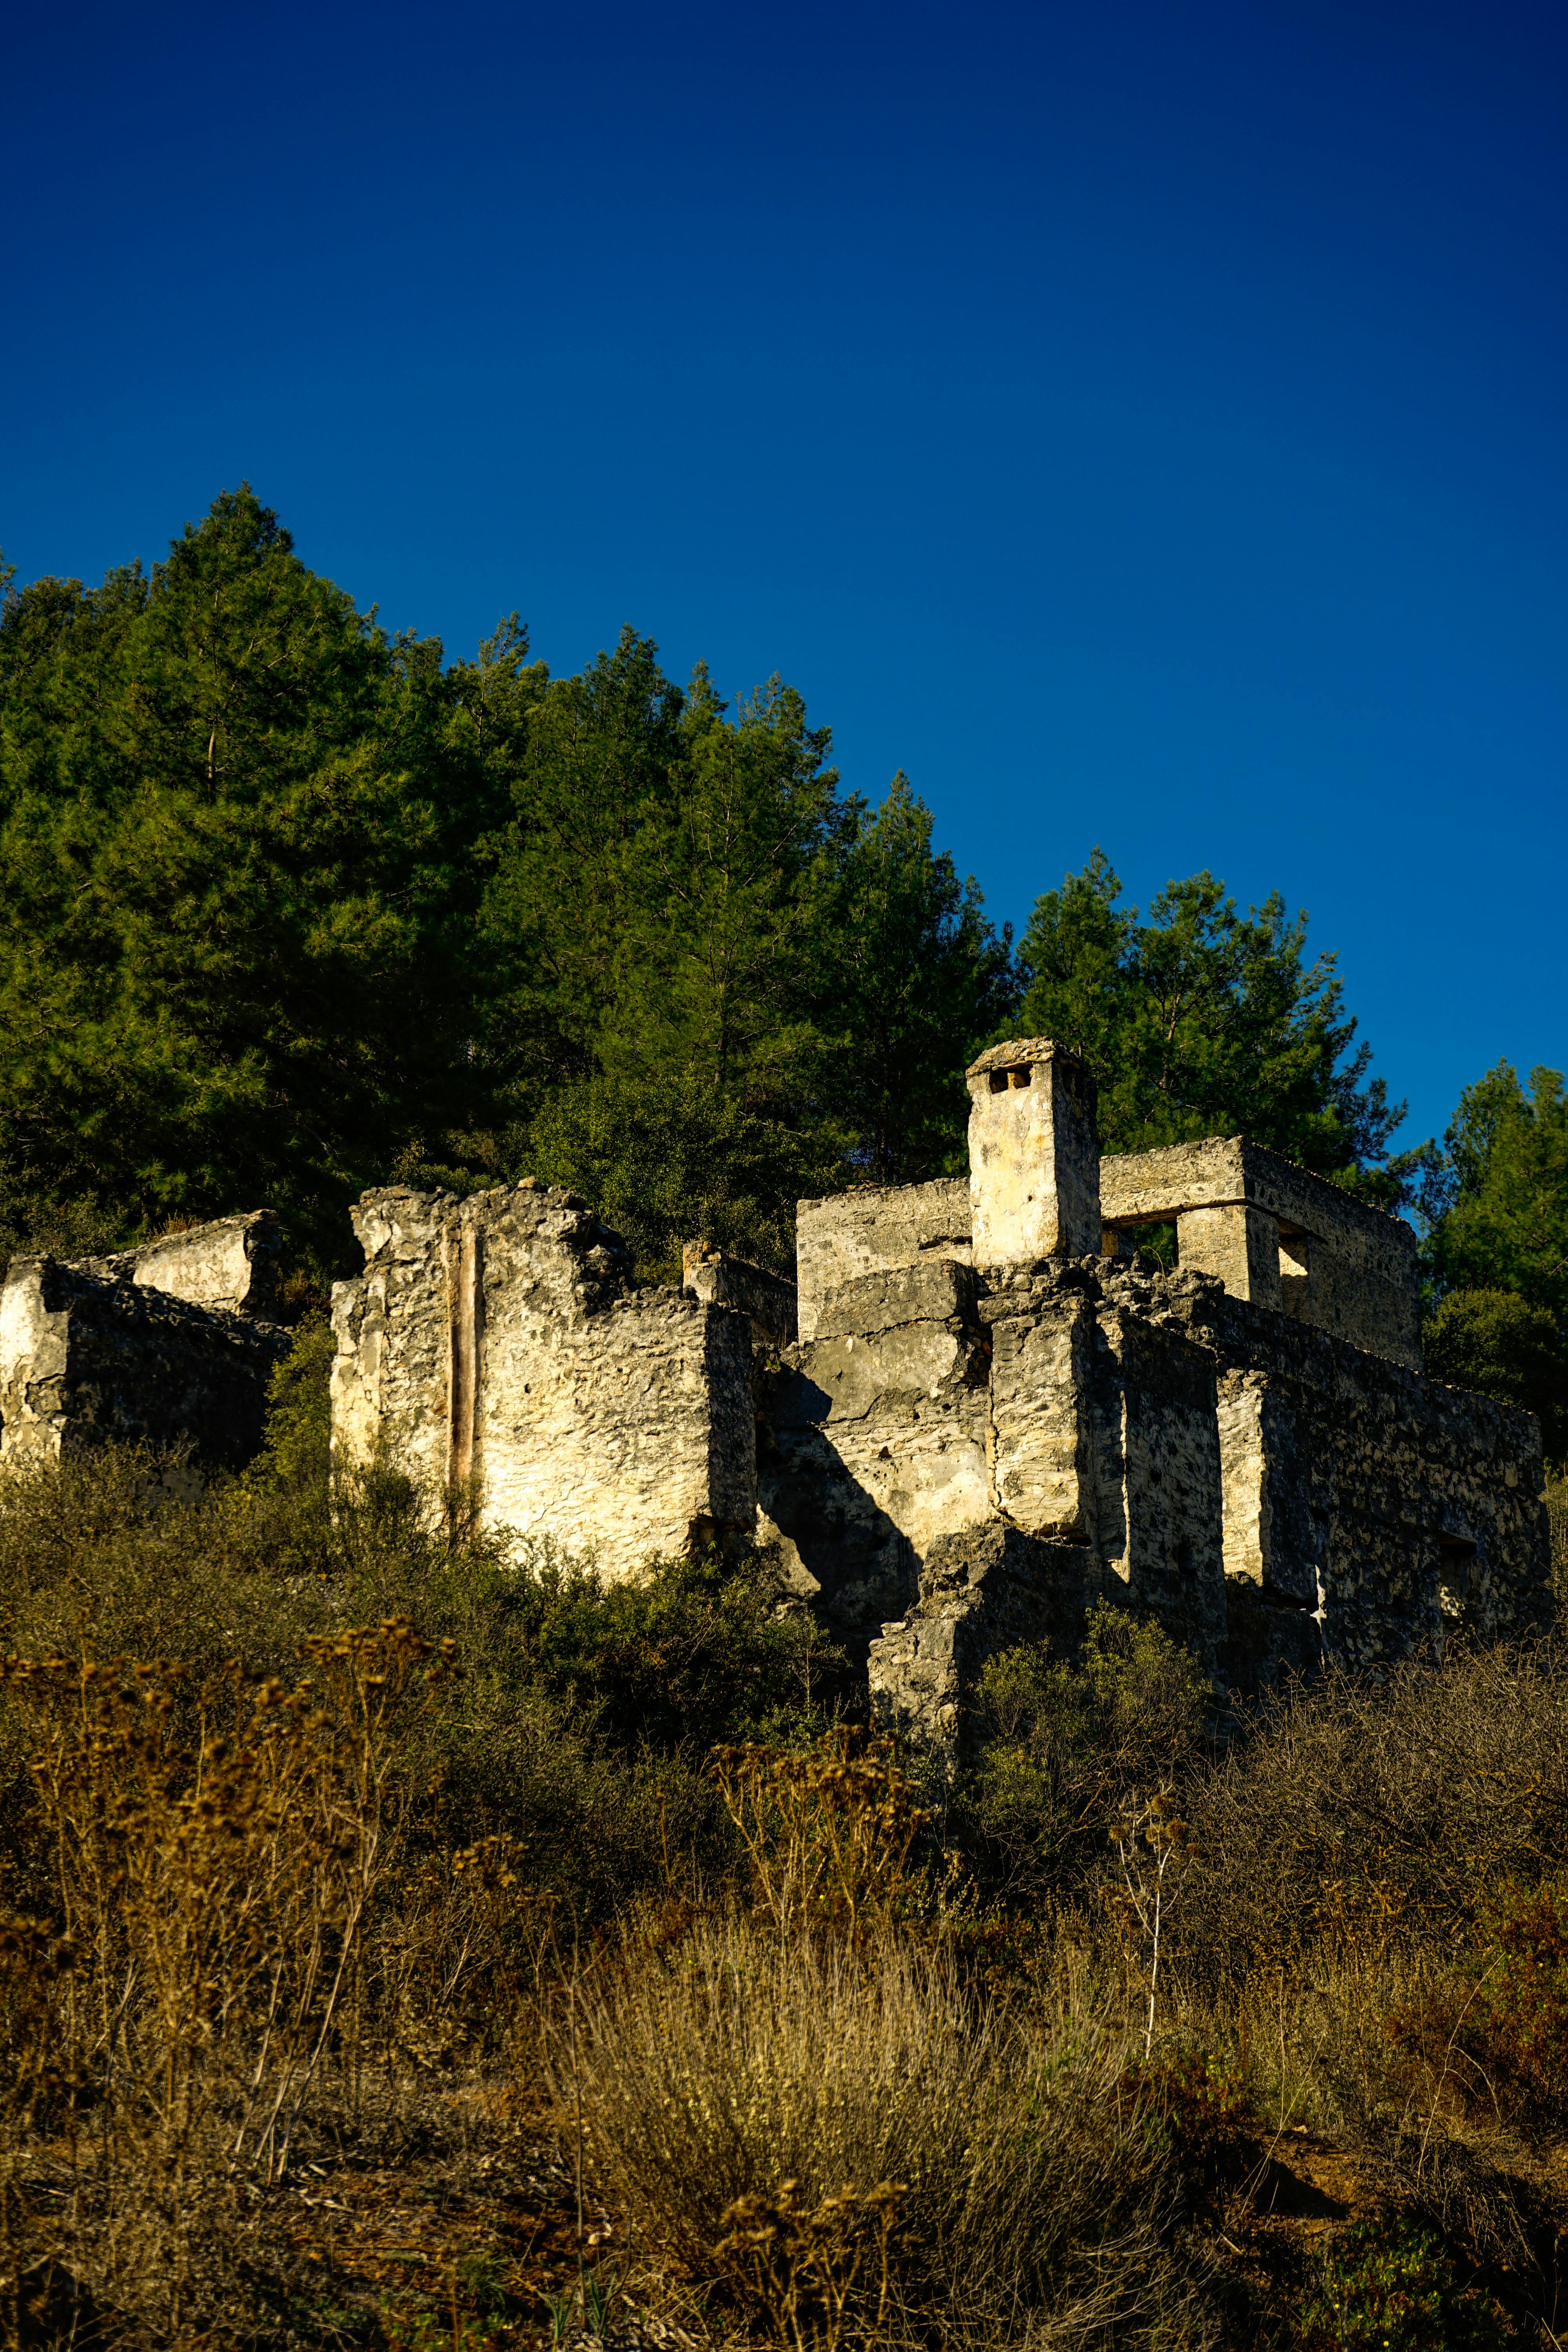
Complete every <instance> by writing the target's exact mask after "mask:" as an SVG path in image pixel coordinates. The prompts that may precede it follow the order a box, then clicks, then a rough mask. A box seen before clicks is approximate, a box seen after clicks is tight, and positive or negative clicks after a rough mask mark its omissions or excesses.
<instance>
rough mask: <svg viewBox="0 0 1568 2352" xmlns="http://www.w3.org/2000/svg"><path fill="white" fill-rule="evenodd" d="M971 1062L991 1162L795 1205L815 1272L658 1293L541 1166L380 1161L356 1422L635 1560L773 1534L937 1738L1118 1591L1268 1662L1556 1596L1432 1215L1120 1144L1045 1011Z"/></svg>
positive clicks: (977, 1120)
mask: <svg viewBox="0 0 1568 2352" xmlns="http://www.w3.org/2000/svg"><path fill="white" fill-rule="evenodd" d="M969 1087H970V1095H971V1118H970V1170H971V1172H970V1175H969V1178H968V1179H967V1181H965V1180H963V1179H962V1178H959V1179H948V1178H943V1179H940V1180H938V1181H935V1182H932V1183H929V1184H915V1185H902V1186H898V1187H893V1188H878V1187H869V1186H868V1187H863V1188H860V1189H858V1190H857V1191H854V1192H847V1193H844V1194H841V1195H839V1196H837V1198H835V1199H831V1200H826V1201H804V1202H801V1203H800V1211H799V1221H798V1227H797V1244H798V1246H797V1275H798V1290H797V1292H792V1291H791V1290H790V1287H789V1286H788V1285H787V1284H784V1283H782V1282H780V1281H779V1279H778V1278H777V1277H776V1276H770V1275H768V1274H766V1273H765V1272H763V1269H761V1268H757V1267H752V1266H748V1265H744V1264H743V1263H742V1261H739V1260H736V1259H734V1258H731V1257H726V1256H724V1255H722V1254H720V1253H716V1252H712V1251H710V1250H705V1249H701V1248H694V1249H692V1250H691V1251H689V1253H688V1256H687V1263H686V1269H685V1273H686V1279H685V1281H684V1283H683V1285H682V1286H681V1287H680V1288H679V1289H674V1288H671V1289H649V1288H639V1287H638V1286H637V1285H636V1284H635V1282H634V1281H633V1278H632V1274H631V1267H630V1264H629V1260H628V1257H627V1255H626V1250H625V1249H624V1247H623V1245H622V1244H621V1242H620V1240H619V1237H618V1236H617V1235H616V1234H613V1233H612V1232H610V1231H609V1230H608V1229H607V1228H606V1227H605V1226H604V1225H602V1224H601V1223H599V1222H598V1220H597V1219H596V1218H595V1217H594V1216H593V1214H592V1213H590V1212H589V1210H588V1209H587V1208H586V1206H585V1205H584V1202H581V1201H579V1200H578V1199H576V1197H575V1196H574V1195H573V1194H571V1193H569V1192H560V1191H546V1190H543V1189H542V1188H540V1187H538V1186H537V1185H523V1186H521V1187H519V1188H517V1189H516V1190H500V1191H497V1192H488V1193H483V1194H480V1195H479V1196H478V1197H477V1198H474V1199H470V1200H468V1201H462V1202H459V1201H458V1200H456V1199H454V1198H453V1197H452V1196H450V1195H447V1194H438V1193H437V1194H419V1193H414V1192H408V1191H406V1190H402V1189H393V1190H390V1191H386V1192H375V1193H369V1194H366V1195H365V1196H364V1198H363V1201H362V1202H361V1203H360V1206H359V1209H358V1211H357V1213H356V1218H355V1223H356V1230H357V1232H358V1234H359V1236H360V1239H361V1241H362V1243H363V1247H364V1251H365V1261H366V1262H365V1271H364V1273H363V1276H360V1277H359V1278H358V1279H357V1280H356V1281H354V1282H352V1283H347V1284H343V1285H340V1286H339V1287H338V1290H337V1292H336V1293H335V1295H334V1307H333V1319H334V1323H335V1326H336V1329H337V1335H338V1353H337V1359H336V1363H335V1367H334V1372H333V1386H332V1396H333V1428H334V1432H335V1434H336V1439H337V1443H338V1444H339V1445H340V1447H341V1448H342V1452H343V1454H345V1456H346V1457H347V1458H350V1459H358V1460H369V1459H372V1458H377V1457H379V1458H381V1459H384V1460H389V1461H391V1462H394V1463H395V1464H398V1465H402V1466H405V1467H406V1468H408V1469H409V1470H410V1471H412V1472H413V1473H414V1475H416V1476H417V1477H418V1478H420V1479H421V1480H422V1481H423V1482H424V1483H425V1484H426V1486H428V1487H429V1488H430V1489H431V1490H432V1491H440V1490H442V1489H444V1488H450V1487H452V1486H461V1487H463V1488H465V1489H466V1491H467V1492H468V1496H469V1497H470V1500H471V1503H472V1506H473V1507H474V1508H475V1509H476V1510H477V1512H478V1515H479V1520H480V1523H481V1524H483V1525H487V1526H489V1527H490V1528H495V1529H498V1530H499V1529H507V1528H510V1529H512V1530H515V1531H516V1532H517V1533H518V1534H520V1535H521V1536H524V1537H533V1538H540V1537H549V1538H552V1539H553V1540H554V1541H555V1542H557V1543H558V1544H560V1545H562V1546H563V1547H566V1548H569V1549H592V1550H593V1551H594V1552H595V1554H596V1556H597V1558H598V1559H599V1561H600V1563H601V1565H602V1567H603V1568H604V1569H605V1570H607V1571H609V1572H611V1573H615V1574H633V1573H636V1572H637V1570H639V1569H640V1568H641V1567H642V1565H643V1564H644V1563H645V1562H646V1561H647V1559H648V1558H649V1557H650V1556H654V1555H658V1554H660V1553H668V1552H670V1551H673V1550H677V1549H682V1548H684V1547H685V1546H687V1545H688V1544H689V1543H692V1542H694V1541H699V1540H701V1539H703V1538H710V1537H716V1538H724V1539H738V1540H741V1541H752V1540H754V1541H756V1542H758V1543H759V1544H761V1545H763V1546H766V1547H769V1548H771V1549H773V1553H774V1556H775V1558H776V1559H778V1560H779V1562H780V1564H781V1566H782V1567H783V1569H784V1570H785V1572H786V1573H787V1575H788V1577H789V1580H790V1581H791V1582H792V1584H793V1585H794V1587H795V1590H796V1591H798V1592H799V1593H800V1595H801V1596H802V1597H803V1598H804V1599H806V1600H809V1601H810V1602H811V1603H812V1605H813V1606H814V1607H815V1608H816V1610H817V1611H818V1612H820V1613H821V1614H822V1616H823V1617H824V1618H825V1620H826V1622H828V1624H829V1625H831V1626H832V1627H833V1628H834V1629H835V1630H836V1631H837V1633H838V1634H839V1635H840V1636H841V1638H843V1639H844V1640H845V1641H846V1643H848V1644H849V1645H850V1646H851V1647H852V1648H853V1649H855V1650H857V1651H858V1653H859V1654H861V1655H863V1656H868V1659H869V1665H870V1674H871V1682H872V1690H873V1696H874V1699H875V1701H876V1704H877V1706H878V1707H879V1711H880V1712H881V1714H882V1716H883V1717H884V1719H886V1720H888V1721H889V1722H896V1723H901V1724H903V1725H905V1726H907V1727H909V1728H910V1731H911V1732H912V1733H914V1734H915V1735H917V1736H919V1737H921V1738H927V1739H931V1740H935V1741H938V1742H950V1741H951V1740H952V1738H955V1737H956V1736H957V1734H958V1731H959V1728H960V1726H961V1721H962V1710H963V1691H964V1688H965V1686H966V1684H967V1683H968V1681H969V1679H970V1678H971V1676H972V1675H973V1673H974V1672H975V1671H976V1670H977V1668H978V1666H979V1664H981V1662H982V1661H983V1660H984V1657H985V1656H986V1655H988V1654H991V1653H992V1652H993V1651H994V1649H995V1648H996V1647H998V1646H999V1645H1001V1644H1004V1643H1007V1642H1010V1641H1016V1640H1019V1639H1025V1638H1030V1639H1032V1638H1037V1637H1039V1636H1042V1635H1049V1636H1052V1637H1054V1638H1056V1639H1057V1640H1058V1641H1059V1642H1062V1643H1071V1642H1072V1641H1074V1639H1075V1638H1076V1637H1077V1634H1078V1632H1079V1628H1080V1627H1081V1623H1082V1618H1083V1612H1084V1610H1085V1609H1086V1607H1087V1606H1088V1605H1089V1603H1090V1602H1091V1601H1094V1600H1095V1599H1096V1598H1097V1597H1100V1596H1106V1597H1110V1598H1111V1599H1114V1600H1117V1601H1120V1602H1121V1603H1122V1604H1123V1605H1124V1606H1128V1607H1131V1608H1132V1609H1135V1610H1138V1611H1144V1612H1152V1613H1153V1614H1154V1615H1156V1616H1158V1617H1159V1618H1160V1620H1161V1621H1162V1622H1163V1623H1165V1624H1166V1625H1167V1626H1168V1627H1169V1628H1170V1630H1171V1631H1172V1632H1173V1633H1175V1634H1177V1635H1179V1636H1180V1637H1181V1638H1182V1639H1183V1640H1184V1641H1185V1642H1187V1643H1189V1644H1190V1645H1191V1646H1192V1647H1193V1648H1194V1651H1195V1652H1196V1653H1197V1654H1198V1655H1199V1656H1201V1657H1202V1658H1203V1659H1204V1661H1205V1664H1207V1665H1208V1667H1209V1668H1210V1670H1211V1672H1213V1673H1214V1675H1215V1676H1216V1678H1218V1679H1219V1680H1220V1681H1222V1682H1223V1683H1225V1684H1226V1685H1233V1686H1237V1687H1240V1688H1243V1689H1256V1688H1258V1686H1260V1685H1266V1684H1267V1683H1268V1682H1269V1681H1270V1680H1271V1679H1272V1678H1273V1677H1275V1676H1276V1675H1278V1674H1279V1671H1280V1669H1281V1667H1282V1666H1283V1667H1286V1668H1292V1669H1296V1668H1307V1667H1310V1665H1311V1664H1313V1663H1314V1662H1315V1661H1317V1660H1319V1659H1321V1658H1322V1657H1324V1656H1336V1657H1340V1658H1342V1659H1345V1660H1346V1661H1350V1662H1366V1661H1372V1660H1377V1659H1385V1658H1392V1657H1398V1656H1404V1655H1406V1654H1410V1653H1411V1652H1412V1651H1413V1650H1414V1649H1415V1648H1416V1647H1417V1646H1419V1645H1421V1644H1423V1643H1426V1644H1429V1645H1431V1646H1434V1647H1440V1646H1441V1644H1442V1643H1443V1642H1444V1640H1445V1639H1446V1638H1447V1633H1448V1632H1449V1631H1450V1630H1451V1629H1454V1628H1458V1627H1465V1628H1468V1629H1469V1630H1471V1631H1472V1632H1473V1633H1475V1634H1476V1635H1477V1636H1478V1637H1479V1638H1493V1637H1496V1636H1499V1635H1501V1634H1505V1633H1517V1632H1521V1631H1523V1630H1525V1629H1527V1628H1528V1627H1530V1626H1531V1625H1534V1624H1537V1623H1540V1622H1543V1621H1544V1619H1545V1618H1546V1616H1547V1614H1548V1613H1549V1603H1548V1597H1547V1569H1548V1554H1547V1539H1546V1528H1545V1514H1544V1508H1543V1505H1542V1486H1543V1471H1542V1457H1541V1436H1540V1430H1539V1427H1538V1425H1537V1423H1535V1421H1534V1420H1533V1418H1532V1417H1531V1415H1529V1414H1526V1413H1522V1412H1514V1411H1511V1410H1510V1409H1509V1408H1508V1407H1505V1406H1502V1405H1497V1404H1493V1403H1491V1402H1489V1401H1488V1400H1487V1399H1485V1398H1481V1397H1476V1396H1470V1395H1467V1394H1464V1393H1462V1392H1460V1391H1456V1390H1452V1389H1448V1388H1445V1387H1443V1386H1441V1385H1440V1384H1439V1383H1437V1382H1435V1381H1426V1380H1425V1379H1424V1378H1423V1377H1422V1374H1421V1369H1420V1323H1419V1300H1418V1293H1417V1287H1416V1274H1415V1237H1414V1235H1413V1234H1412V1233H1411V1231H1410V1229H1409V1227H1408V1226H1407V1225H1405V1224H1404V1223H1402V1222H1401V1221H1400V1220H1399V1219H1397V1218H1394V1217H1389V1216H1385V1215H1384V1214H1382V1213H1380V1212H1378V1211H1376V1210H1373V1209H1369V1208H1367V1207H1365V1206H1363V1204H1362V1203H1360V1202H1356V1201H1354V1200H1352V1198H1351V1196H1350V1195H1349V1194H1347V1193H1344V1192H1341V1191H1340V1190H1339V1189H1338V1188H1337V1187H1335V1186H1333V1185H1331V1184H1327V1183H1324V1182H1323V1181H1321V1179H1319V1178H1317V1177H1314V1176H1310V1175H1309V1174H1308V1173H1307V1172H1306V1171H1304V1170H1301V1169H1299V1168H1296V1167H1293V1166H1292V1165H1291V1164H1290V1163H1289V1162H1288V1161H1286V1160H1281V1159H1280V1158H1279V1156H1278V1155H1277V1154H1274V1153H1271V1152H1268V1151H1265V1150H1261V1149H1260V1148H1259V1147H1258V1146H1257V1145H1255V1144H1252V1143H1250V1142H1248V1141H1247V1140H1246V1139H1243V1138H1233V1139H1228V1140H1221V1139H1215V1140H1211V1141H1208V1142H1205V1143H1201V1144H1196V1145H1191V1146H1183V1147H1179V1148H1178V1149H1176V1150H1168V1151H1155V1152H1149V1153H1142V1154H1138V1155H1133V1156H1128V1157H1124V1158H1118V1159H1107V1160H1101V1159H1100V1152H1099V1148H1098V1142H1097V1139H1096V1133H1095V1094H1094V1083H1093V1078H1092V1076H1091V1074H1090V1072H1089V1069H1088V1068H1087V1066H1085V1065H1084V1063H1083V1062H1081V1061H1080V1060H1079V1058H1078V1057H1077V1056H1076V1055H1072V1054H1070V1053H1068V1052H1067V1051H1066V1050H1065V1049H1064V1048H1063V1047H1061V1046H1059V1045H1055V1044H1053V1043H1052V1041H1051V1040H1049V1039H1048V1038H1021V1039H1017V1040H1015V1041H1013V1042H1011V1043H1009V1044H1007V1045H999V1046H995V1047H994V1048H992V1049H991V1051H990V1052H988V1053H986V1054H984V1055H982V1056H981V1057H980V1059H979V1060H978V1061H977V1062H976V1063H975V1064H974V1066H973V1068H972V1069H971V1070H970V1072H969ZM1154 1223H1163V1224H1169V1223H1173V1224H1174V1226H1175V1228H1176V1235H1177V1260H1178V1262H1177V1265H1176V1266H1175V1268H1174V1270H1173V1271H1172V1272H1168V1273H1167V1272H1163V1271H1162V1270H1161V1269H1160V1267H1159V1266H1158V1265H1157V1264H1156V1263H1155V1261H1154V1260H1153V1259H1152V1258H1151V1257H1149V1256H1148V1255H1143V1254H1142V1253H1140V1252H1139V1250H1138V1246H1137V1235H1138V1232H1139V1229H1140V1227H1146V1226H1148V1225H1150V1224H1154Z"/></svg>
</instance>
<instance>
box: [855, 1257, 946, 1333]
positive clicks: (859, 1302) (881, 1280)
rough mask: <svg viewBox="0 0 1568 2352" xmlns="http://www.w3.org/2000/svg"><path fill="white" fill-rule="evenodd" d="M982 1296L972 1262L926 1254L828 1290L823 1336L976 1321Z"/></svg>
mask: <svg viewBox="0 0 1568 2352" xmlns="http://www.w3.org/2000/svg"><path fill="white" fill-rule="evenodd" d="M979 1298H980V1283H979V1280H978V1277H977V1276H976V1275H975V1272H974V1269H973V1266H969V1265H964V1264H963V1261H962V1260H961V1259H958V1258H928V1259H926V1260H925V1261H924V1262H923V1263H922V1264H921V1265H900V1266H894V1267H892V1268H890V1269H889V1271H888V1272H887V1273H883V1274H863V1275H860V1276H858V1278H857V1279H856V1280H855V1281H853V1282H847V1283H845V1284H843V1285H842V1286H841V1287H840V1288H839V1289H837V1290H830V1291H829V1292H828V1293H827V1296H826V1298H824V1299H823V1300H822V1301H821V1303H820V1304H819V1306H818V1307H817V1311H816V1337H817V1338H818V1339H838V1338H843V1337H846V1336H849V1337H865V1338H868V1339H869V1338H871V1337H873V1336H874V1335H875V1334H876V1333H878V1332H879V1331H892V1330H896V1329H897V1328H898V1327H899V1325H900V1324H901V1323H943V1322H948V1321H951V1320H952V1319H953V1318H958V1320H960V1321H961V1322H969V1321H972V1320H973V1316H974V1311H975V1308H976V1307H977V1305H978V1303H979Z"/></svg>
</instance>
